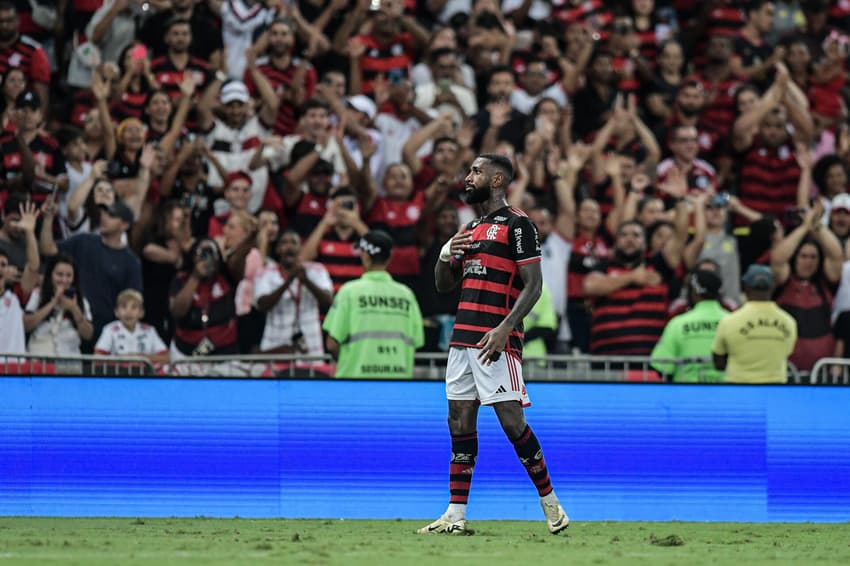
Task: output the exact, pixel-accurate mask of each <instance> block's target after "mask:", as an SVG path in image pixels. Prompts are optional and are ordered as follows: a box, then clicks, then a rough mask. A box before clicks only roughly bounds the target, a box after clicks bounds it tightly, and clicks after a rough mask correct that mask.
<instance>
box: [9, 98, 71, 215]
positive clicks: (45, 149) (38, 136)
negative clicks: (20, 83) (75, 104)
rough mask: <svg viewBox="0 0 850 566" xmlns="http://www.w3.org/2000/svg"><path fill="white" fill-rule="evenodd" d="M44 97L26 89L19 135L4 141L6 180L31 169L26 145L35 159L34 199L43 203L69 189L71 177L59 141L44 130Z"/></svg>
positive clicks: (18, 106) (19, 108) (19, 104)
mask: <svg viewBox="0 0 850 566" xmlns="http://www.w3.org/2000/svg"><path fill="white" fill-rule="evenodd" d="M41 106H42V101H41V97H40V96H39V95H38V93H36V92H35V91H34V90H25V91H23V92H22V93H21V94H19V95H18V97H17V98H16V99H15V112H16V113H17V116H16V118H17V120H16V122H17V128H18V130H17V136H16V137H12V136H9V137H8V138H6V137H4V138H3V140H2V142H3V143H2V144H1V145H2V150H3V166H2V168H3V173H4V174H5V177H6V179H14V178H15V177H18V176H21V175H24V168H25V167H26V166H27V163H26V162H25V161H26V158H27V157H28V156H25V155H24V154H23V152H22V151H21V147H22V145H23V144H26V146H27V148H28V149H29V153H30V155H31V156H32V163H33V166H34V173H35V175H34V180H33V182H32V187H31V195H32V199H33V201H34V202H36V203H39V204H41V203H43V202H44V201H45V200H46V199H47V196H48V195H49V194H52V193H54V192H56V191H59V192H62V191H65V190H67V189H68V175H67V172H66V171H65V156H64V155H62V149H61V148H60V147H59V142H58V141H56V138H54V137H53V136H52V135H50V134H48V133H45V132H43V131H42V130H41V127H42V126H43V123H44V116H43V113H42V111H41Z"/></svg>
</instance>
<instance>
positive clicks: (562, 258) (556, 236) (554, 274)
mask: <svg viewBox="0 0 850 566" xmlns="http://www.w3.org/2000/svg"><path fill="white" fill-rule="evenodd" d="M572 251H573V245H572V244H571V243H570V242H568V241H567V240H566V238H564V237H563V236H562V235H561V233H560V232H558V231H557V230H553V231H552V233H551V234H549V237H547V238H546V241H545V242H543V244H542V245H541V246H540V256H541V259H540V270H541V271H542V272H543V282H544V283H545V284H546V287H547V288H548V289H549V294H550V295H551V296H552V306H553V307H554V308H555V312H556V313H558V316H559V317H560V318H561V325H560V326H559V327H558V340H561V341H567V340H570V339H571V338H572V332H571V331H570V325H569V323H568V322H567V266H568V265H569V263H570V254H571V253H572Z"/></svg>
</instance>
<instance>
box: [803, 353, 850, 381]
mask: <svg viewBox="0 0 850 566" xmlns="http://www.w3.org/2000/svg"><path fill="white" fill-rule="evenodd" d="M809 383H811V384H812V385H850V359H846V358H821V359H819V360H818V361H817V363H815V367H813V368H812V371H811V372H810V373H809Z"/></svg>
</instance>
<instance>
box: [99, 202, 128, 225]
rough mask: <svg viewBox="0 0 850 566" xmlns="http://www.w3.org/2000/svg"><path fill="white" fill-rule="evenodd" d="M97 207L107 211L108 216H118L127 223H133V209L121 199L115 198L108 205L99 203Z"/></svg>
mask: <svg viewBox="0 0 850 566" xmlns="http://www.w3.org/2000/svg"><path fill="white" fill-rule="evenodd" d="M99 207H100V208H102V209H103V210H105V211H106V212H107V213H109V215H110V216H114V217H116V218H120V219H121V220H123V221H124V222H126V223H127V224H132V223H133V211H132V210H130V207H129V206H127V205H126V204H125V203H124V201H123V200H121V199H115V202H113V203H112V204H110V205H106V204H101V205H99Z"/></svg>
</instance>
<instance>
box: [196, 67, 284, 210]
mask: <svg viewBox="0 0 850 566" xmlns="http://www.w3.org/2000/svg"><path fill="white" fill-rule="evenodd" d="M220 84H221V83H220V81H219V80H218V79H216V80H215V81H214V82H213V83H212V84H211V85H210V87H209V88H208V89H207V90H206V91H205V92H204V94H203V96H201V100H200V102H199V103H198V119H199V122H200V128H201V131H202V132H205V133H206V134H205V135H206V142H207V147H209V148H210V150H211V152H212V155H213V156H215V158H216V159H217V160H218V161H219V162H220V163H221V166H222V168H223V169H224V170H225V171H239V170H242V171H247V172H249V173H250V175H251V180H252V182H251V187H252V189H251V198H250V200H249V201H248V210H249V211H250V212H251V213H255V212H256V211H257V210H259V209H260V207H261V206H262V204H263V200H264V198H265V196H266V189H267V188H268V184H269V174H268V171H267V170H266V168H265V167H260V168H253V167H251V159H252V157H253V156H254V153H255V152H256V151H257V150H258V149H260V148H261V146H262V140H264V139H266V137H267V135H268V132H267V131H266V129H265V128H264V127H263V126H262V125H261V124H260V120H259V118H258V117H257V116H250V115H249V110H250V108H249V106H248V105H249V103H250V102H251V95H250V94H249V93H248V88H247V87H246V86H245V83H243V82H242V81H229V82H227V83H225V84H224V85H222V86H221V87H220V90H219V85H220ZM216 94H217V95H218V101H219V102H220V105H221V111H222V118H221V119H220V118H216V117H215V115H214V114H213V107H214V106H215V98H216ZM208 182H209V184H210V186H212V187H224V182H225V180H224V179H223V178H221V176H220V173H219V172H218V168H214V169H212V170H211V171H210V175H209V179H208Z"/></svg>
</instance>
